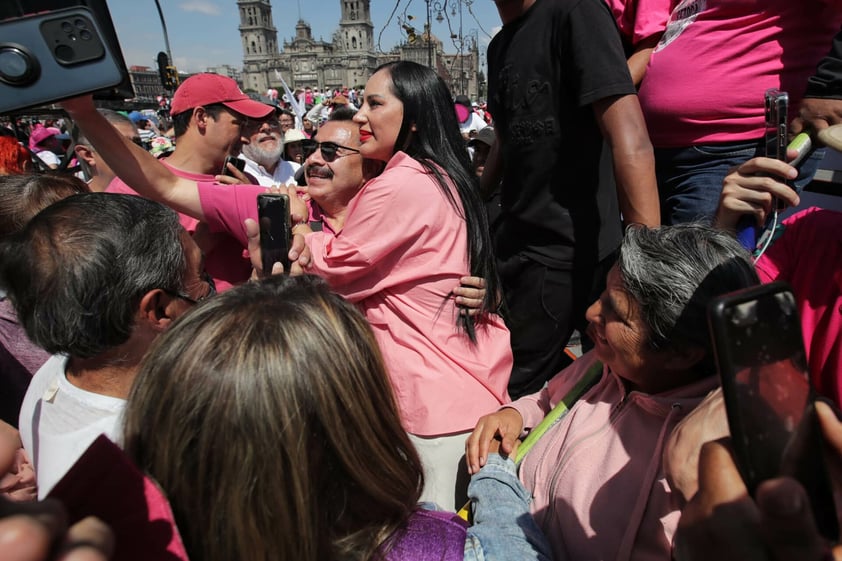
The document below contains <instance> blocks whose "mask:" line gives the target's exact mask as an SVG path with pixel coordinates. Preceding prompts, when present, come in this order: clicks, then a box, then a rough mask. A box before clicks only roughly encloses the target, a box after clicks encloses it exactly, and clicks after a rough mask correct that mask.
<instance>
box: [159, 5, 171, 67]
mask: <svg viewBox="0 0 842 561" xmlns="http://www.w3.org/2000/svg"><path fill="white" fill-rule="evenodd" d="M155 7H156V8H158V17H160V18H161V28H162V29H163V30H164V45H165V46H166V47H167V57H169V59H170V64H171V65H172V64H174V62H173V58H172V51H170V37H169V34H168V33H167V23H166V22H165V21H164V12H163V11H161V4H160V3H158V0H155Z"/></svg>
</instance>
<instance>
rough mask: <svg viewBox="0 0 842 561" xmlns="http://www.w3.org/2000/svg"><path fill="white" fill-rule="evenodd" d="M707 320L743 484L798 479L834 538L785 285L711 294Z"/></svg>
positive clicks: (820, 443)
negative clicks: (779, 477) (712, 296)
mask: <svg viewBox="0 0 842 561" xmlns="http://www.w3.org/2000/svg"><path fill="white" fill-rule="evenodd" d="M708 323H709V328H710V332H711V338H712V340H713V342H714V353H715V357H716V365H717V368H718V370H719V375H720V377H721V379H722V392H723V396H724V398H725V408H726V411H727V414H728V425H729V427H730V429H731V441H732V443H733V446H734V453H735V456H736V461H737V467H738V468H739V470H740V473H741V474H742V477H743V480H744V481H745V483H746V487H747V488H748V490H749V492H750V493H751V494H752V495H753V494H754V492H755V491H756V489H757V486H758V485H759V484H760V483H761V482H763V481H765V480H767V479H770V478H773V477H778V476H790V477H793V478H795V479H797V480H798V481H799V482H800V483H801V484H802V485H803V486H804V488H805V489H806V491H807V494H808V496H809V498H810V503H811V505H812V508H813V515H814V517H815V519H816V525H817V527H818V529H819V531H820V532H821V533H822V535H824V536H825V537H826V538H828V539H831V540H833V541H834V542H836V541H837V539H838V534H839V524H838V521H837V517H836V509H835V505H834V501H833V488H832V486H831V482H830V476H829V473H828V471H827V467H826V465H825V461H824V439H823V438H822V434H821V429H820V427H819V423H818V417H817V416H816V412H815V396H814V394H813V391H812V389H811V387H810V383H809V376H808V374H807V359H806V354H805V352H804V343H803V339H802V335H801V321H800V316H799V313H798V306H797V304H796V301H795V297H794V295H793V294H792V291H791V290H790V288H789V285H787V284H786V283H784V282H775V283H770V284H765V285H761V286H757V287H751V288H748V289H744V290H740V291H737V292H733V293H730V294H727V295H724V296H720V297H718V298H715V299H714V300H713V301H712V302H711V304H710V306H709V308H708Z"/></svg>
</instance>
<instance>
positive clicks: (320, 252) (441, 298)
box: [199, 153, 512, 436]
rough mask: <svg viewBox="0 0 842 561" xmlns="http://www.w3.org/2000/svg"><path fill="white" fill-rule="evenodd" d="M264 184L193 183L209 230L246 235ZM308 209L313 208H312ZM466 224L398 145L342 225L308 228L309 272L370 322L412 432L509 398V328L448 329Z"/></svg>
mask: <svg viewBox="0 0 842 561" xmlns="http://www.w3.org/2000/svg"><path fill="white" fill-rule="evenodd" d="M264 192H265V189H264V188H263V187H254V186H245V185H237V186H234V187H233V188H219V187H218V186H215V185H211V184H207V183H202V184H199V198H200V200H201V201H202V209H203V211H204V214H205V217H206V219H207V222H208V225H209V226H210V228H211V231H226V232H230V233H231V235H233V236H235V237H237V238H238V239H240V241H241V243H245V242H246V237H245V229H244V228H243V226H242V224H243V220H245V219H246V218H255V216H256V214H257V204H256V202H255V198H256V196H257V194H258V193H264ZM315 214H316V213H313V216H315ZM466 236H467V230H466V229H465V223H464V219H463V218H461V217H460V216H459V215H458V214H457V213H456V211H455V210H454V209H453V206H452V205H451V203H450V202H449V201H448V200H447V199H446V198H445V197H444V195H443V194H442V193H441V190H440V189H439V188H438V186H437V184H436V183H434V181H433V179H432V178H430V177H428V176H427V175H426V174H425V172H424V171H423V168H422V167H421V165H420V164H418V162H416V161H415V160H413V159H412V158H410V157H409V156H407V155H406V154H403V153H398V154H397V155H395V156H394V157H393V158H392V160H391V161H390V162H389V165H388V166H386V169H385V170H384V172H383V174H381V175H380V176H379V177H377V178H375V179H373V180H371V181H369V182H368V183H367V184H366V185H365V186H364V187H363V188H362V189H361V190H360V192H359V193H357V195H356V196H355V197H354V198H353V199H352V200H351V202H350V204H349V205H348V217H347V220H346V222H345V227H344V228H343V229H342V231H341V232H339V233H336V234H334V233H333V232H331V231H330V230H329V229H325V230H324V231H322V232H314V233H313V234H310V235H308V236H307V245H308V246H309V247H310V249H311V251H312V261H313V262H312V266H311V268H310V272H312V273H315V274H318V275H321V276H323V277H325V278H326V279H327V280H328V282H329V283H330V285H331V286H332V287H333V289H334V290H336V291H337V292H338V293H339V294H341V295H342V296H344V297H345V298H347V299H348V300H350V301H352V302H355V303H356V304H357V305H358V306H359V307H360V309H361V310H362V312H363V313H364V314H365V316H366V318H367V319H368V321H369V322H370V323H371V326H372V328H373V329H374V333H375V335H376V336H377V340H378V342H379V343H380V348H381V350H382V352H383V357H384V359H385V362H386V366H387V368H388V370H389V373H390V376H391V379H392V386H393V388H394V391H395V395H396V397H397V401H398V406H399V407H400V410H401V414H402V417H403V421H404V428H405V429H406V430H407V431H408V432H411V433H413V434H417V435H422V436H436V435H444V434H452V433H456V432H463V431H467V430H470V429H471V428H473V426H474V425H475V424H476V421H477V419H478V418H479V417H480V416H482V415H484V414H485V413H488V412H489V411H493V410H494V409H496V408H498V407H499V406H500V405H502V404H504V403H507V402H508V401H509V397H508V394H507V393H506V385H507V383H508V380H509V374H510V373H511V369H512V352H511V348H510V346H509V331H508V329H506V327H505V325H504V324H503V322H502V320H501V319H500V318H499V317H497V316H492V317H491V318H490V319H489V321H488V322H487V323H486V324H483V325H481V326H478V327H477V344H476V345H473V344H471V342H470V341H469V340H468V337H467V336H466V335H465V334H464V333H461V332H459V331H457V328H456V314H457V309H456V305H455V303H454V301H453V298H450V297H449V294H450V291H451V290H452V289H453V288H454V287H455V286H457V285H458V284H459V278H460V277H462V276H464V275H467V274H468V273H469V268H468V257H467V238H466Z"/></svg>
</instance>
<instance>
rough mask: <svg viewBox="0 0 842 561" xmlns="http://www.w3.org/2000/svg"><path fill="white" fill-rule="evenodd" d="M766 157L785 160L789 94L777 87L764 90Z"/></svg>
mask: <svg viewBox="0 0 842 561" xmlns="http://www.w3.org/2000/svg"><path fill="white" fill-rule="evenodd" d="M764 101H765V106H766V138H765V140H766V157H767V158H774V159H776V160H781V161H782V162H785V161H786V147H787V145H788V144H789V142H788V141H787V131H788V128H787V122H788V121H787V115H788V113H789V94H788V93H786V92H782V91H781V90H778V89H774V88H773V89H769V90H766V94H765V96H764Z"/></svg>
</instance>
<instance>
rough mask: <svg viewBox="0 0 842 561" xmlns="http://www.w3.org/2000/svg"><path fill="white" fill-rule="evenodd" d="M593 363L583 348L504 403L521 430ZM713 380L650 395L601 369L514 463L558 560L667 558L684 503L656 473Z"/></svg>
mask: <svg viewBox="0 0 842 561" xmlns="http://www.w3.org/2000/svg"><path fill="white" fill-rule="evenodd" d="M596 361H597V358H596V355H595V354H594V353H593V352H589V353H587V354H585V355H584V356H582V357H581V358H579V359H578V360H576V361H575V362H574V363H573V364H572V365H571V366H569V367H568V368H566V369H565V370H563V371H561V372H560V373H559V374H558V375H556V376H555V377H554V378H553V379H552V380H550V382H549V384H548V386H547V387H545V388H544V389H543V390H541V391H540V392H538V393H535V394H533V395H530V396H526V397H523V398H521V399H519V400H517V401H515V402H514V403H512V405H511V406H512V407H513V408H515V409H517V410H518V411H519V412H520V414H521V415H522V416H523V420H524V427H527V428H531V427H534V426H535V425H537V424H538V423H539V422H540V421H541V419H543V418H544V416H545V415H546V414H547V413H548V412H549V411H550V410H551V409H552V407H554V406H555V405H556V404H557V403H558V402H559V401H560V400H561V398H563V397H564V396H565V394H566V393H567V392H568V391H570V389H571V388H572V387H573V385H574V384H575V383H576V382H578V381H579V379H580V378H581V377H582V376H583V375H584V373H585V372H586V371H587V369H588V368H589V367H590V366H591V365H592V364H594V363H595V362H596ZM717 384H718V380H717V378H716V377H715V376H712V377H709V378H706V379H704V380H701V381H699V382H695V383H693V384H690V385H687V386H683V387H680V388H677V389H674V390H670V391H667V392H663V393H660V394H657V395H648V394H644V393H641V392H637V391H633V392H627V391H626V389H625V387H624V385H623V381H622V379H621V378H620V377H618V376H617V375H616V374H614V373H613V372H611V371H610V370H609V369H608V368H607V367H606V368H604V369H603V374H602V379H601V380H600V381H599V382H597V384H596V385H595V386H594V387H593V388H591V389H590V390H589V391H588V392H587V393H585V395H584V396H582V398H581V399H579V401H577V402H576V404H575V405H574V406H573V407H572V408H571V410H570V413H569V414H568V415H567V416H566V417H564V418H563V419H562V420H561V421H560V422H559V423H558V424H556V425H555V426H554V427H552V428H551V429H550V430H549V431H548V432H547V433H546V434H545V435H544V436H543V438H541V440H539V441H538V443H537V444H536V445H535V447H534V448H533V449H532V450H531V451H530V452H529V454H528V455H527V456H526V458H525V459H524V461H523V463H522V464H521V468H520V478H521V481H523V484H524V486H525V487H526V488H527V489H528V490H531V491H532V496H533V502H532V505H531V511H532V514H533V516H534V517H535V521H536V522H537V523H538V526H540V528H541V529H542V530H543V532H544V534H545V535H546V536H547V538H548V539H549V541H550V545H551V546H552V549H553V554H554V556H555V558H556V559H611V560H612V561H628V560H632V559H633V560H635V561H650V560H651V561H655V560H658V561H669V560H670V558H671V549H672V538H673V534H674V533H675V529H676V525H677V523H678V517H679V514H680V508H681V507H682V506H683V505H682V504H681V501H680V494H679V493H673V492H672V490H671V489H670V487H669V485H668V483H667V481H666V478H665V476H664V473H663V467H662V462H661V456H662V452H663V446H664V443H665V442H666V439H667V438H668V437H669V435H670V432H672V429H673V428H674V427H675V425H676V424H678V422H679V421H680V420H681V419H682V418H683V417H684V416H686V415H687V414H688V413H689V412H690V411H692V410H693V409H694V408H695V407H696V406H697V405H698V404H699V402H700V401H701V400H702V398H703V397H704V396H705V395H706V394H707V393H708V392H709V391H711V390H712V389H714V388H715V387H716V386H717Z"/></svg>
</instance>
